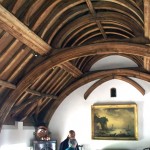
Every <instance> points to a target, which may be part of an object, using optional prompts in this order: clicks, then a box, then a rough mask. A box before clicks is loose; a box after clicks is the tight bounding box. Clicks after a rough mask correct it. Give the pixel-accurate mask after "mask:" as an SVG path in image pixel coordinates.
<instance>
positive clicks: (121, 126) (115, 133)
mask: <svg viewBox="0 0 150 150" xmlns="http://www.w3.org/2000/svg"><path fill="white" fill-rule="evenodd" d="M91 114H92V139H97V140H137V139H138V127H137V121H138V120H137V105H136V104H120V105H93V106H92V107H91Z"/></svg>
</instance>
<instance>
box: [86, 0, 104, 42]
mask: <svg viewBox="0 0 150 150" xmlns="http://www.w3.org/2000/svg"><path fill="white" fill-rule="evenodd" d="M85 1H86V3H87V6H88V8H89V10H90V12H91V14H92V16H93V17H94V18H95V22H96V24H97V26H98V28H99V30H100V32H101V33H102V35H103V37H104V39H106V38H107V35H106V33H105V31H104V29H103V26H102V24H101V22H100V20H97V19H96V12H95V9H94V7H93V5H92V2H91V0H85Z"/></svg>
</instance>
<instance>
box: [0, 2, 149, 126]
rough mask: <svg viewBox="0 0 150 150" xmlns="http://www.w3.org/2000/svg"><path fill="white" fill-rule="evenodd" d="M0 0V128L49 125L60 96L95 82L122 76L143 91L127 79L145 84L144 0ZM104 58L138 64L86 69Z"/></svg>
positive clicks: (146, 37)
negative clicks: (18, 124)
mask: <svg viewBox="0 0 150 150" xmlns="http://www.w3.org/2000/svg"><path fill="white" fill-rule="evenodd" d="M0 3H1V5H0V127H2V125H3V124H14V121H23V122H24V124H25V125H29V124H30V125H36V124H39V123H41V122H44V123H48V122H49V121H50V119H51V117H52V115H53V114H54V112H55V110H56V109H57V107H58V106H59V105H60V104H61V102H62V101H63V100H64V98H65V97H66V96H67V95H69V94H70V93H71V92H73V91H74V90H75V89H76V88H78V87H80V86H82V85H84V84H86V83H88V82H90V81H93V80H95V79H99V81H98V83H96V84H97V85H100V83H103V82H104V81H107V80H111V79H114V78H117V79H122V80H124V81H126V82H129V83H130V84H131V85H133V86H134V87H135V88H137V89H139V91H140V92H141V93H142V94H144V89H143V88H142V87H141V86H139V85H138V84H137V83H136V82H135V81H133V80H131V79H130V77H134V78H139V79H142V80H145V81H147V82H150V0H0ZM110 55H121V56H123V57H127V58H129V59H131V60H132V61H134V62H135V63H136V64H137V66H138V67H136V68H130V67H129V68H120V69H112V70H103V71H95V72H91V71H89V70H90V68H91V66H92V65H93V64H94V63H95V62H97V61H98V60H100V59H102V58H104V57H107V56H110ZM95 86H96V85H93V87H91V89H90V90H91V91H92V90H93V89H94V88H95ZM85 94H86V95H85V96H86V97H87V96H88V95H89V94H90V92H88V91H87V93H85Z"/></svg>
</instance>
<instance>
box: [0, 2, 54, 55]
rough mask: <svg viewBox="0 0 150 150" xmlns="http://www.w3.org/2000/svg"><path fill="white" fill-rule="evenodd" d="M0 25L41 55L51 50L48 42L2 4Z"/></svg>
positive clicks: (0, 6)
mask: <svg viewBox="0 0 150 150" xmlns="http://www.w3.org/2000/svg"><path fill="white" fill-rule="evenodd" d="M0 27H1V28H2V29H3V30H5V31H6V32H8V33H9V34H11V35H12V36H14V37H15V38H17V39H18V40H19V41H21V42H22V43H24V44H25V45H27V46H28V47H30V48H31V49H33V50H34V51H35V52H36V53H39V54H40V55H45V54H47V53H48V52H50V50H51V47H50V46H49V45H48V44H47V43H46V42H44V41H43V40H42V39H41V38H40V37H39V36H37V35H36V34H35V33H34V32H33V31H31V30H30V29H29V28H28V27H27V26H25V25H24V24H23V23H22V22H21V21H20V20H18V19H17V18H16V17H15V16H14V15H13V14H11V13H10V12H9V11H7V10H6V9H5V8H4V7H3V6H2V5H0Z"/></svg>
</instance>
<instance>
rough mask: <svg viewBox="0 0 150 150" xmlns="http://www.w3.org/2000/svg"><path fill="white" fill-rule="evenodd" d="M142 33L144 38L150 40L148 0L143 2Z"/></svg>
mask: <svg viewBox="0 0 150 150" xmlns="http://www.w3.org/2000/svg"><path fill="white" fill-rule="evenodd" d="M143 2H144V31H145V37H146V38H148V39H150V0H144V1H143Z"/></svg>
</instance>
